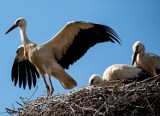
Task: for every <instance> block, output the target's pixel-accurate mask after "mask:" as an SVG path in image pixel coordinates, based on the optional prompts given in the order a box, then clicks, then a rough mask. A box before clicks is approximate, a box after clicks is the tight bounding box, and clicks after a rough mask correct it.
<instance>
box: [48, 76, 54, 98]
mask: <svg viewBox="0 0 160 116" xmlns="http://www.w3.org/2000/svg"><path fill="white" fill-rule="evenodd" d="M49 83H50V96H52V93H53V91H54V88H53V85H52V80H51V76H49Z"/></svg>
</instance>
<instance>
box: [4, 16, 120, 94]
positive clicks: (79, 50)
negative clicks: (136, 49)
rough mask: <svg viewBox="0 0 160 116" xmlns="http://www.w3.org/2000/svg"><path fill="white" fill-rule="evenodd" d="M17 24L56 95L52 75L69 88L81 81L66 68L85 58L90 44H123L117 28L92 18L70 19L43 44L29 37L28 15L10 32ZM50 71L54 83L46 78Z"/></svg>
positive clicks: (30, 55)
mask: <svg viewBox="0 0 160 116" xmlns="http://www.w3.org/2000/svg"><path fill="white" fill-rule="evenodd" d="M16 27H20V35H21V41H22V44H23V46H24V56H25V57H26V58H27V59H28V60H29V61H30V62H31V63H32V64H33V65H34V66H35V67H36V68H37V70H38V72H39V74H40V75H41V76H42V78H43V80H44V83H45V85H46V89H47V94H48V95H52V93H53V91H54V89H53V86H52V82H51V78H50V77H51V76H54V77H55V78H56V79H58V80H59V81H60V83H61V84H62V86H63V87H64V88H65V89H72V88H73V87H74V86H76V85H77V82H76V81H75V80H74V79H73V78H72V77H71V76H70V75H69V74H67V73H66V72H65V71H64V69H68V67H69V65H72V64H73V63H74V62H75V61H77V60H78V59H79V58H81V57H82V56H83V55H84V54H85V53H86V52H87V50H88V49H89V48H90V47H92V46H94V45H95V44H96V43H101V42H108V41H110V42H112V43H114V42H118V43H119V44H120V39H119V37H118V35H117V34H116V32H115V31H114V30H113V29H111V28H110V27H108V26H105V25H101V24H94V23H89V22H82V21H79V22H69V23H67V25H66V26H65V27H64V28H63V29H62V30H61V31H60V32H59V33H58V34H56V35H55V36H54V37H53V38H51V40H49V41H48V42H46V43H45V44H43V45H37V44H35V43H33V42H31V41H30V40H29V39H28V37H27V34H26V27H27V22H26V20H25V19H24V18H18V19H17V20H16V21H15V23H14V24H13V26H11V27H10V28H9V30H8V31H7V32H6V34H7V33H9V32H10V31H11V30H13V29H14V28H16ZM46 74H47V75H48V77H49V83H50V87H49V85H48V84H47V82H46V80H45V75H46Z"/></svg>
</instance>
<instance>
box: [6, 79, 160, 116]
mask: <svg viewBox="0 0 160 116" xmlns="http://www.w3.org/2000/svg"><path fill="white" fill-rule="evenodd" d="M126 83H128V82H127V81H123V82H121V83H118V84H115V85H113V86H103V87H92V86H88V87H83V88H80V89H79V90H76V91H73V92H70V93H68V94H57V95H55V96H51V97H46V96H42V97H38V98H37V99H36V100H33V101H30V100H26V101H25V100H24V99H23V105H22V104H20V105H21V108H18V109H17V110H12V109H8V108H6V110H7V112H8V113H10V114H17V115H20V116H33V115H34V116H59V115H62V116H65V115H68V116H74V115H79V116H83V115H84V116H86V115H88V116H104V115H107V116H115V115H116V116H118V115H123V116H125V115H126V116H128V115H131V116H136V115H152V116H156V115H159V114H160V84H159V83H160V76H155V77H151V78H148V79H145V80H143V81H140V82H136V81H134V82H130V83H128V84H126Z"/></svg>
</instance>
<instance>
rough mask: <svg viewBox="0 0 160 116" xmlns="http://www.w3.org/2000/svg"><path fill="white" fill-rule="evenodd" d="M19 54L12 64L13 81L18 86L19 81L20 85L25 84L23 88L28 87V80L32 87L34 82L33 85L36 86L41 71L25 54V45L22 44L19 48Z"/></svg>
mask: <svg viewBox="0 0 160 116" xmlns="http://www.w3.org/2000/svg"><path fill="white" fill-rule="evenodd" d="M16 53H17V55H16V57H15V59H14V63H13V66H12V74H11V76H12V81H13V82H14V85H15V86H16V84H17V82H18V81H19V87H21V86H22V85H23V88H24V89H25V88H26V84H27V81H28V87H29V89H31V87H32V83H33V86H34V87H35V86H36V81H37V78H39V73H38V71H37V69H36V67H35V66H34V65H33V64H32V63H31V62H30V61H29V60H28V59H27V58H26V57H25V56H24V47H23V45H20V46H19V47H18V49H17V52H16Z"/></svg>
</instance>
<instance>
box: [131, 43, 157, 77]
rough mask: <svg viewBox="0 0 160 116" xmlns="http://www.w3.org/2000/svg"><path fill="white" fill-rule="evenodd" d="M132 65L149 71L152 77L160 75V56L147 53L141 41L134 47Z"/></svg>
mask: <svg viewBox="0 0 160 116" xmlns="http://www.w3.org/2000/svg"><path fill="white" fill-rule="evenodd" d="M132 65H133V66H136V67H139V68H142V69H144V70H146V71H148V72H149V73H150V74H151V75H152V76H153V75H156V74H160V56H158V55H156V54H153V53H146V52H145V46H144V45H143V43H141V42H140V41H137V42H135V43H134V45H133V55H132Z"/></svg>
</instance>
